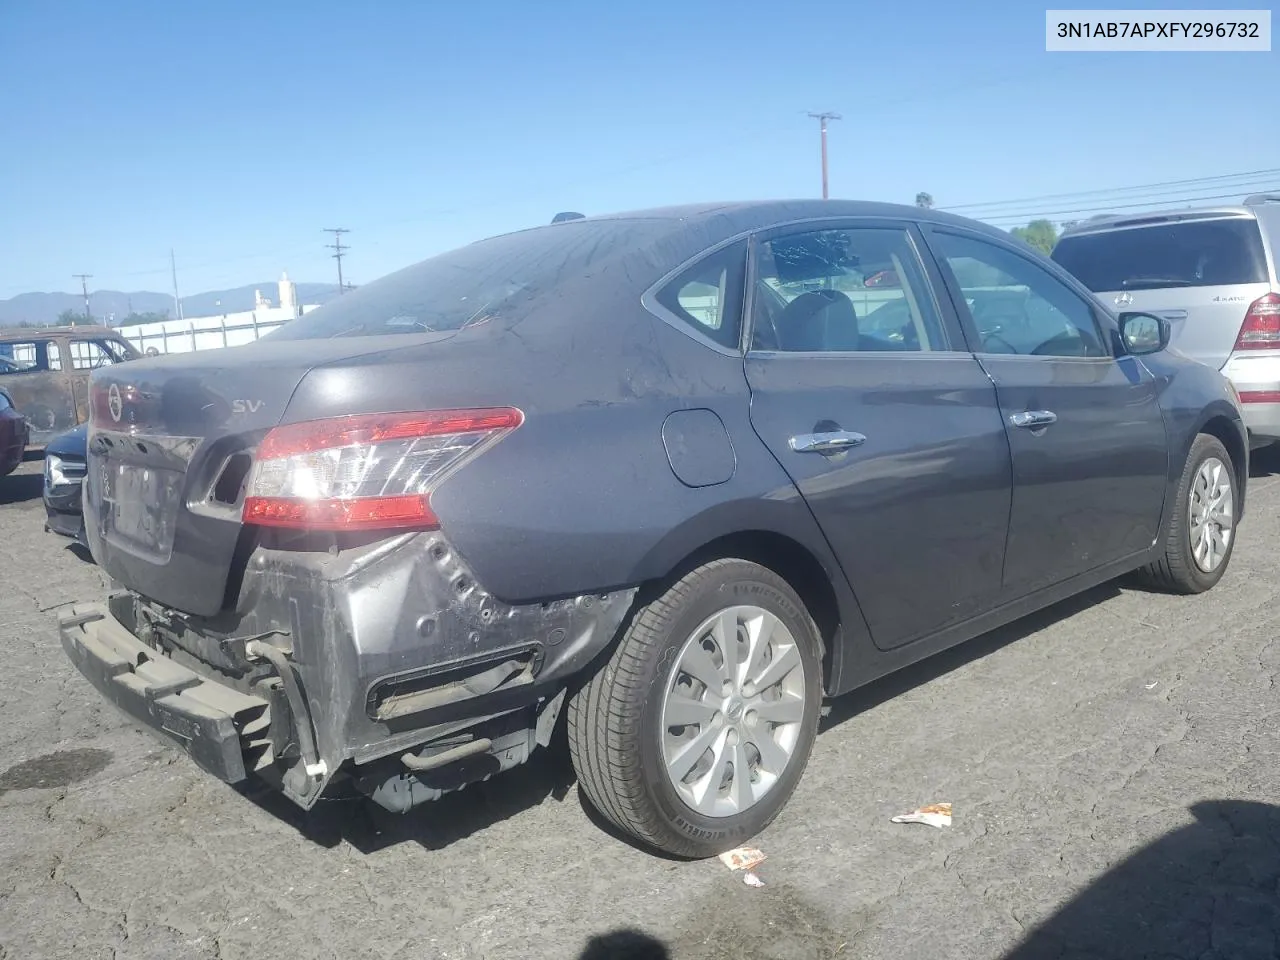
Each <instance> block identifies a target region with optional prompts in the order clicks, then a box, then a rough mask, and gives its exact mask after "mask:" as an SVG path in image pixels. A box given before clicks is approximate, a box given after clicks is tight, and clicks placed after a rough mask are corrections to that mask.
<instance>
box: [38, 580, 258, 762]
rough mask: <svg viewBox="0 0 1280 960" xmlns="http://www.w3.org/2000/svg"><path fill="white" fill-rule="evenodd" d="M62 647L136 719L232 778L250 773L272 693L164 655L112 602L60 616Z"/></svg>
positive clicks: (190, 754) (92, 679)
mask: <svg viewBox="0 0 1280 960" xmlns="http://www.w3.org/2000/svg"><path fill="white" fill-rule="evenodd" d="M58 633H59V634H60V636H61V638H62V648H63V649H64V650H65V651H66V653H67V656H68V657H70V658H71V662H72V663H74V664H75V665H76V668H77V669H78V670H79V671H80V672H81V673H82V674H84V676H85V678H86V679H87V680H88V681H89V682H90V683H92V684H93V685H94V686H95V687H97V688H98V691H99V692H100V693H101V694H102V695H103V696H105V697H106V698H107V699H108V700H110V701H111V702H112V703H114V704H115V705H116V706H118V707H119V708H120V709H121V710H123V711H124V712H125V713H127V714H128V715H129V716H130V717H132V718H133V719H134V720H137V721H139V722H140V723H142V724H143V725H145V726H147V727H149V728H151V729H152V730H154V731H156V732H157V733H160V734H162V735H163V736H165V737H167V738H168V739H169V740H171V741H173V742H174V743H176V744H177V745H178V746H180V747H181V748H182V749H183V750H185V751H186V753H187V755H188V756H190V757H191V759H192V760H194V761H195V762H196V764H197V765H198V766H200V767H201V768H203V769H204V770H206V771H208V772H209V773H211V774H213V775H214V776H215V777H218V778H219V779H220V780H225V781H226V782H227V783H238V782H240V781H241V780H244V779H245V777H246V776H247V771H246V769H245V757H246V755H249V756H253V754H254V753H255V749H256V748H257V746H258V745H259V744H258V742H257V740H256V739H255V737H257V736H258V735H260V734H261V733H263V732H264V731H265V730H266V728H267V726H268V725H269V723H270V717H269V714H268V704H267V701H265V700H262V699H259V698H257V697H251V696H248V695H246V694H243V693H240V692H239V691H238V690H233V689H231V688H229V687H225V686H223V685H221V684H219V683H215V682H213V681H211V680H206V679H204V678H203V677H201V676H200V675H199V674H197V673H195V672H194V671H192V670H188V669H187V668H186V667H184V666H182V665H181V664H178V663H175V662H174V661H173V660H171V659H169V658H168V657H164V656H161V655H159V654H158V653H157V652H156V651H155V650H153V649H152V648H151V647H148V646H147V645H146V644H144V643H142V642H141V641H140V640H138V639H137V638H136V637H135V636H133V634H131V633H129V631H128V630H126V629H125V628H124V627H123V626H122V625H121V624H120V623H119V621H117V620H116V619H114V618H113V617H112V616H111V614H110V612H109V610H108V609H107V607H106V605H105V604H81V605H79V606H76V607H73V608H71V610H70V612H69V613H66V614H64V615H63V616H61V617H60V618H59V620H58Z"/></svg>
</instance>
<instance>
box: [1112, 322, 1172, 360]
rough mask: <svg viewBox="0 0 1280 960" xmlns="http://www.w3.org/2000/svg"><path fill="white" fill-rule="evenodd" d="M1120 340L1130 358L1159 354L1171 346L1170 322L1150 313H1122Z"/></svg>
mask: <svg viewBox="0 0 1280 960" xmlns="http://www.w3.org/2000/svg"><path fill="white" fill-rule="evenodd" d="M1120 339H1121V340H1123V341H1124V348H1125V350H1126V351H1127V352H1128V354H1129V355H1130V356H1133V357H1141V356H1144V355H1146V354H1149V353H1158V352H1160V351H1161V350H1163V349H1164V348H1165V347H1167V346H1169V321H1168V320H1166V319H1164V317H1157V316H1155V315H1154V314H1150V313H1122V314H1120Z"/></svg>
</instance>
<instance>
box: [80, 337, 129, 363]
mask: <svg viewBox="0 0 1280 960" xmlns="http://www.w3.org/2000/svg"><path fill="white" fill-rule="evenodd" d="M119 362H120V356H119V355H118V349H117V348H116V347H115V344H107V343H106V342H105V341H102V340H72V341H71V369H72V370H96V369H97V368H98V367H106V366H109V365H110V364H113V363H119Z"/></svg>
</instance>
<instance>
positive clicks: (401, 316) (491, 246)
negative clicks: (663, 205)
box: [270, 220, 661, 340]
mask: <svg viewBox="0 0 1280 960" xmlns="http://www.w3.org/2000/svg"><path fill="white" fill-rule="evenodd" d="M660 223H661V221H652V220H605V221H594V222H588V221H570V222H566V223H560V224H557V225H556V226H554V227H545V228H542V229H535V230H526V231H522V232H520V233H512V234H507V235H504V236H500V237H493V238H491V239H489V240H482V241H480V242H478V243H473V244H471V245H469V246H465V247H460V248H459V249H457V250H451V251H449V252H448V253H443V254H441V255H439V256H437V257H432V258H431V259H430V260H425V261H423V262H422V263H419V264H416V265H415V266H412V267H407V268H406V269H404V270H401V271H399V272H397V273H393V274H391V275H390V276H387V277H384V278H383V279H381V280H378V281H376V282H374V283H371V284H369V285H368V286H365V287H361V288H360V289H359V290H356V291H353V292H352V293H349V294H346V295H344V296H341V297H338V298H337V299H335V300H333V301H331V302H329V303H327V304H325V305H324V306H323V307H320V308H319V309H317V310H313V311H312V312H310V313H308V314H307V315H306V316H304V317H302V318H301V319H299V320H296V321H294V322H292V323H290V324H288V325H286V326H284V327H281V328H280V329H279V330H277V331H275V332H273V333H272V334H270V336H272V337H273V338H275V339H279V340H314V339H325V338H331V337H357V336H358V337H368V336H384V335H388V334H396V333H431V332H434V331H441V330H460V329H462V328H463V327H466V326H475V325H479V324H482V323H485V322H488V321H490V320H494V319H497V318H500V317H501V318H513V317H515V316H517V315H519V313H520V312H521V311H522V309H524V308H525V307H526V306H527V305H528V304H529V303H531V302H532V301H533V300H535V299H536V298H538V297H540V296H542V295H543V294H545V293H547V292H548V291H549V290H551V289H552V288H554V287H556V286H558V285H560V284H563V283H565V282H568V281H571V280H574V279H581V278H583V277H585V276H587V275H588V274H589V273H590V272H591V271H592V270H593V269H595V268H597V267H599V265H600V264H601V263H603V262H604V261H605V260H607V259H609V258H610V257H612V256H614V255H615V254H618V253H620V252H623V251H626V250H628V249H632V248H634V247H635V246H636V245H637V244H641V243H643V242H644V241H645V240H646V239H648V238H649V237H650V235H654V234H656V232H657V230H658V229H659V224H660Z"/></svg>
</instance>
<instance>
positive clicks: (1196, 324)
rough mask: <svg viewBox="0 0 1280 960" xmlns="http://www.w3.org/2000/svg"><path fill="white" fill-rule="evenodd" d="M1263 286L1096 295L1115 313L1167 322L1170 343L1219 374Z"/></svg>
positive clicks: (1242, 285)
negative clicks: (1150, 317)
mask: <svg viewBox="0 0 1280 960" xmlns="http://www.w3.org/2000/svg"><path fill="white" fill-rule="evenodd" d="M1270 289H1271V286H1270V284H1267V283H1248V284H1238V285H1232V286H1217V287H1194V288H1189V287H1174V288H1166V289H1160V290H1105V291H1102V292H1100V293H1099V294H1098V296H1099V297H1100V298H1101V300H1102V301H1103V303H1105V304H1107V305H1108V306H1109V307H1111V308H1112V309H1113V310H1115V311H1116V312H1117V313H1130V312H1139V313H1154V314H1156V315H1157V316H1160V317H1164V318H1165V319H1166V320H1168V321H1169V342H1170V344H1171V345H1172V346H1173V347H1175V348H1177V350H1178V351H1179V352H1181V353H1183V354H1185V355H1186V356H1188V357H1190V358H1191V359H1192V360H1198V361H1200V362H1201V363H1204V364H1208V365H1209V366H1211V367H1213V368H1214V369H1215V370H1220V369H1221V368H1222V366H1223V365H1224V364H1225V363H1226V362H1227V360H1228V358H1230V356H1231V353H1232V351H1233V350H1234V349H1235V345H1236V337H1237V336H1238V335H1239V334H1240V326H1241V324H1243V323H1244V317H1245V314H1246V313H1247V312H1248V310H1249V304H1251V303H1253V301H1255V300H1257V299H1258V298H1259V297H1261V296H1263V295H1264V294H1266V293H1268V292H1269V291H1270Z"/></svg>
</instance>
